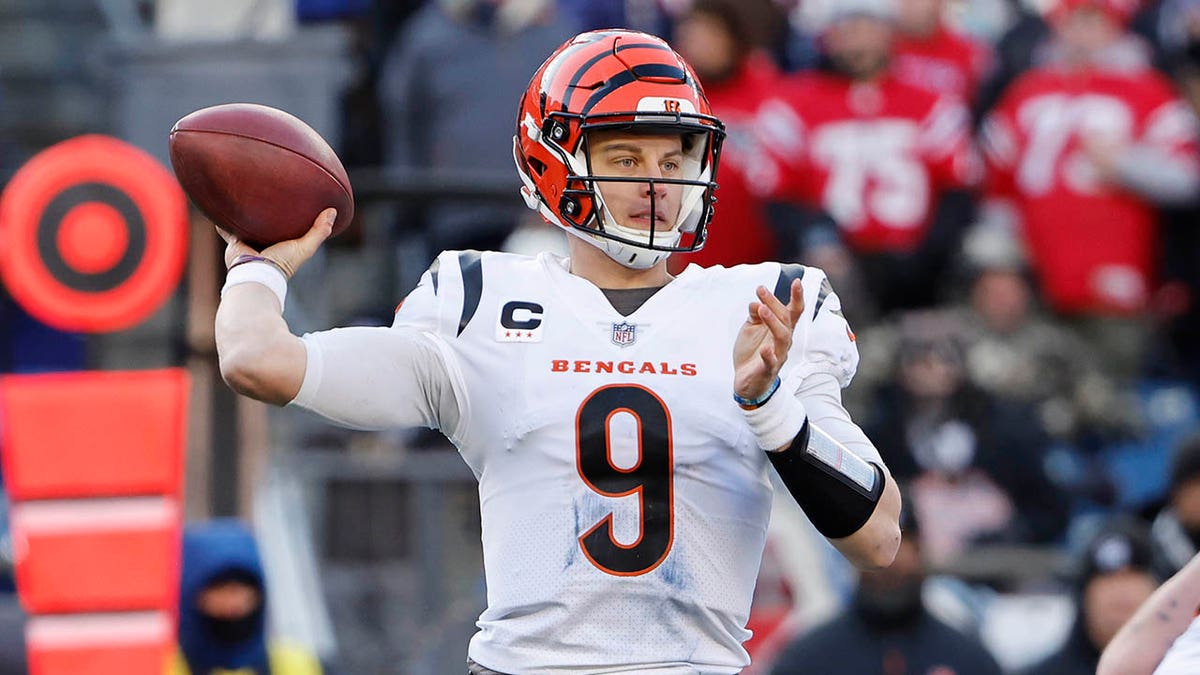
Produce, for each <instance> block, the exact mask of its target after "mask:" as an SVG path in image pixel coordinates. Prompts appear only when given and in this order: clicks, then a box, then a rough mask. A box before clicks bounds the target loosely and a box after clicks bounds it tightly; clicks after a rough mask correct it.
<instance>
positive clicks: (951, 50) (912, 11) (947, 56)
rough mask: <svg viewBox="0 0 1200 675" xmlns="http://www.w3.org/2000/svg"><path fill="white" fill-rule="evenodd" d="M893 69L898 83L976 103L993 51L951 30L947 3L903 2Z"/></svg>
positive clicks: (943, 0)
mask: <svg viewBox="0 0 1200 675" xmlns="http://www.w3.org/2000/svg"><path fill="white" fill-rule="evenodd" d="M897 8H898V10H899V11H898V13H897V17H896V18H897V21H896V27H897V29H898V30H897V34H896V42H895V45H894V47H893V48H892V69H893V70H894V71H895V73H896V77H897V79H899V80H900V81H901V82H904V83H906V84H911V85H913V86H914V87H920V88H922V89H927V90H929V91H932V92H933V93H935V94H949V95H951V96H955V97H957V98H959V99H961V100H963V101H966V102H968V103H970V102H974V101H975V97H976V95H977V92H978V89H979V84H980V82H981V81H982V79H983V77H984V75H986V74H987V70H988V68H989V65H990V62H991V53H990V50H989V49H988V48H987V47H986V46H985V45H983V44H980V43H978V42H975V41H974V40H972V39H970V38H968V37H967V36H965V35H962V34H959V33H958V32H956V31H954V30H952V29H951V28H949V27H948V26H947V25H946V23H945V21H944V16H945V11H946V0H900V2H899V4H898V6H897Z"/></svg>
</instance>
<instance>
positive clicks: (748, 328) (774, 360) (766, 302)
mask: <svg viewBox="0 0 1200 675" xmlns="http://www.w3.org/2000/svg"><path fill="white" fill-rule="evenodd" d="M755 294H756V295H757V296H758V300H757V301H756V302H751V303H750V316H749V317H747V319H746V323H744V324H742V328H741V330H739V331H738V335H737V340H736V341H735V342H734V343H733V391H734V393H736V394H737V395H738V396H741V397H742V398H749V399H757V398H759V397H761V396H762V395H763V394H765V393H767V390H768V389H770V387H771V383H772V382H774V381H775V378H776V377H778V375H779V370H780V369H781V368H782V367H783V364H784V362H785V361H787V355H788V350H790V349H791V348H792V331H793V330H795V328H796V322H797V321H799V320H800V317H801V316H802V315H803V314H804V289H803V287H802V286H801V285H800V280H799V279H796V280H794V281H792V288H791V298H790V300H789V302H788V304H787V305H786V306H785V305H784V304H783V303H782V302H780V301H779V298H776V297H775V296H774V295H772V294H771V292H770V291H768V290H767V288H766V287H765V286H759V287H758V288H757V289H756V290H755Z"/></svg>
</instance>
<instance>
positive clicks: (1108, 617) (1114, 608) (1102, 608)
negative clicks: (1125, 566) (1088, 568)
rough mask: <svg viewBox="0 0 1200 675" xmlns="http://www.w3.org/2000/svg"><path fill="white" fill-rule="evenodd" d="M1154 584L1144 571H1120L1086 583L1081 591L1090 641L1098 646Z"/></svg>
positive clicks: (1119, 624)
mask: <svg viewBox="0 0 1200 675" xmlns="http://www.w3.org/2000/svg"><path fill="white" fill-rule="evenodd" d="M1155 588H1157V585H1156V584H1155V582H1154V579H1153V578H1152V577H1151V576H1150V575H1149V574H1146V573H1145V572H1138V571H1135V570H1122V571H1119V572H1113V573H1112V574H1104V575H1101V576H1098V577H1096V578H1095V579H1092V580H1091V581H1090V582H1088V585H1087V587H1086V588H1085V589H1084V592H1083V607H1084V620H1085V622H1086V628H1087V634H1088V637H1089V638H1090V639H1091V641H1092V644H1094V645H1096V647H1098V648H1100V649H1104V646H1105V645H1107V644H1108V642H1109V640H1112V638H1113V636H1114V635H1116V634H1117V630H1118V629H1120V628H1121V626H1123V625H1124V624H1125V622H1126V621H1128V620H1129V618H1130V617H1132V616H1133V613H1134V612H1136V611H1137V608H1138V607H1139V606H1141V604H1142V603H1143V602H1145V601H1146V598H1148V597H1150V594H1151V593H1153V592H1154V589H1155Z"/></svg>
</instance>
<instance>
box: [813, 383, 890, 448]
mask: <svg viewBox="0 0 1200 675" xmlns="http://www.w3.org/2000/svg"><path fill="white" fill-rule="evenodd" d="M796 397H797V398H799V399H800V402H801V403H803V404H804V410H805V411H806V412H807V413H808V421H809V423H810V424H812V425H813V426H815V427H817V428H819V429H821V430H822V431H824V432H825V433H827V434H829V435H830V436H831V437H833V439H834V440H836V441H837V442H839V443H841V444H842V445H844V446H846V447H847V448H848V449H849V450H850V451H851V452H853V453H854V454H856V455H858V456H859V457H861V458H863V459H865V460H867V461H869V462H877V463H878V464H879V465H880V466H883V465H884V464H883V458H882V457H880V456H879V451H878V450H876V449H875V444H874V443H872V442H871V439H869V438H867V435H866V434H865V433H863V430H862V429H860V428H859V427H858V425H857V424H855V423H854V421H853V420H851V419H850V413H849V412H847V411H846V408H845V407H843V406H842V388H841V386H840V385H839V383H838V380H837V378H836V377H835V376H834V375H833V374H831V373H814V374H813V375H810V376H808V377H806V378H804V380H803V381H802V382H801V383H800V388H799V389H798V390H797V391H796Z"/></svg>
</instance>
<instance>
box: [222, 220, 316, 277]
mask: <svg viewBox="0 0 1200 675" xmlns="http://www.w3.org/2000/svg"><path fill="white" fill-rule="evenodd" d="M336 219H337V209H332V208H329V209H325V210H324V211H322V212H321V213H320V215H318V216H317V218H316V220H314V221H313V224H312V227H310V228H309V230H308V232H306V233H304V235H303V236H301V237H299V238H298V239H289V240H287V241H281V242H279V243H277V244H272V245H270V246H268V247H267V248H264V249H263V250H262V251H256V250H254V249H253V248H251V247H250V246H249V245H248V244H246V242H244V241H242V240H241V239H239V238H238V237H237V235H235V234H233V233H232V232H229V231H227V230H223V229H221V228H220V227H218V228H217V234H219V235H221V238H222V239H224V240H225V244H226V245H225V266H226V267H229V266H230V265H232V264H233V261H234V260H237V258H238V256H241V255H258V256H261V257H263V258H266V259H267V260H270V261H271V262H272V263H275V265H276V266H277V267H279V269H280V270H282V271H283V273H284V274H285V275H287V277H288V278H289V279H290V278H291V277H292V275H294V274H295V273H296V270H298V269H300V266H301V265H303V264H304V263H305V262H307V261H308V259H309V258H311V257H313V255H314V254H315V253H316V252H317V249H318V248H320V247H321V244H322V243H323V242H324V241H325V240H326V239H328V238H329V235H330V233H332V231H333V224H334V221H335V220H336Z"/></svg>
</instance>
